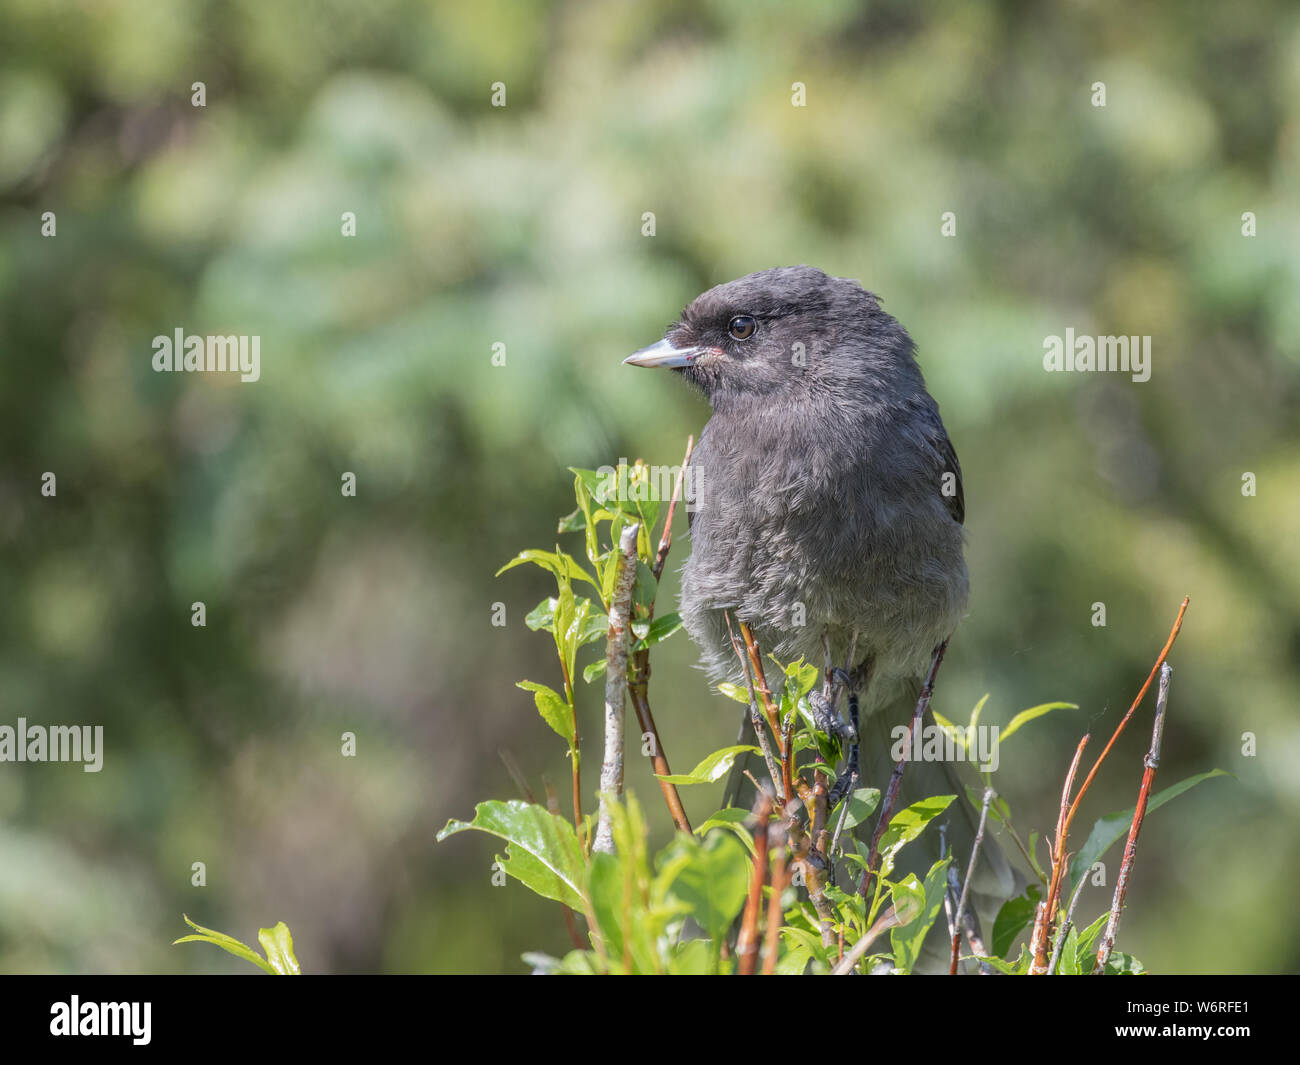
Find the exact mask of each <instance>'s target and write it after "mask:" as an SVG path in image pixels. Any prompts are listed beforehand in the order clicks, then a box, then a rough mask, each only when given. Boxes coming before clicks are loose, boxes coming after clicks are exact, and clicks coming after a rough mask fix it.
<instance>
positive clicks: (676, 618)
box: [633, 612, 749, 702]
mask: <svg viewBox="0 0 1300 1065" xmlns="http://www.w3.org/2000/svg"><path fill="white" fill-rule="evenodd" d="M681 627H682V619H681V616H680V615H679V614H677V613H676V612H673V613H671V614H665V615H663V617H658V618H655V619H654V621H653V622H651V623H650V630H649V632H647V633H646V634H645V635H644V636H643V637H642V638H641V639H639V640H638V641H637V643H636V646H635V647H634V648H633V650H634V651H641V650H644V649H645V648H647V647H653V646H654V645H655V644H657V643H662V642H663V641H664V640H666V639H668V637H669V636H671V635H673V633H675V632H676V631H677V630H678V629H680V628H681ZM745 702H749V696H748V695H746V696H745Z"/></svg>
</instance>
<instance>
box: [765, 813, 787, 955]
mask: <svg viewBox="0 0 1300 1065" xmlns="http://www.w3.org/2000/svg"><path fill="white" fill-rule="evenodd" d="M770 831H771V832H772V833H773V834H774V837H775V838H774V839H773V840H772V841H771V842H770V844H769V850H770V851H771V853H772V892H771V894H770V895H769V896H768V899H767V939H766V942H765V943H764V947H763V951H764V953H763V975H764V976H771V975H772V974H773V973H774V972H775V971H776V956H777V954H778V953H779V952H780V947H781V926H782V925H783V924H784V923H785V915H784V914H783V913H782V911H781V896H782V895H784V894H785V889H786V887H787V886H788V885H789V883H790V874H789V871H788V870H787V868H786V858H785V850H786V848H785V833H784V832H783V831H781V829H780V828H779V827H778V826H776V825H773V826H771V827H770Z"/></svg>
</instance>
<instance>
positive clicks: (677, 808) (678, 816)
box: [627, 436, 695, 832]
mask: <svg viewBox="0 0 1300 1065" xmlns="http://www.w3.org/2000/svg"><path fill="white" fill-rule="evenodd" d="M694 450H695V437H693V436H690V437H687V438H686V455H685V457H684V458H683V459H682V465H681V468H680V469H679V470H678V472H677V480H676V482H675V483H674V485H673V496H672V499H671V500H669V503H668V513H667V516H666V517H665V518H664V531H663V533H662V535H661V536H660V537H659V549H658V551H656V552H655V561H654V566H653V567H651V568H652V571H653V573H654V576H655V581H656V582H657V581H658V580H659V578H660V577H661V576H662V575H663V571H664V563H665V562H666V561H667V559H668V551H669V548H671V547H672V543H673V514H674V513H675V512H676V510H677V500H678V499H679V498H681V493H682V480H683V478H684V477H685V475H686V468H687V467H688V466H689V465H690V462H691V454H692V453H693V452H694ZM653 617H654V603H651V604H650V607H649V611H648V614H647V620H649V619H651V618H653ZM627 687H628V693H629V694H630V695H631V696H632V709H633V710H635V711H636V719H637V723H638V724H639V725H640V726H641V732H642V734H643V735H649V736H650V738H651V742H652V743H653V744H654V749H653V751H652V752H651V755H650V758H651V762H652V764H653V766H654V773H655V779H656V781H657V782H658V784H659V790H660V792H662V794H663V797H664V802H665V803H666V804H667V806H668V812H669V813H670V814H671V815H672V818H673V824H674V825H675V826H676V827H677V829H678V831H680V832H689V831H690V830H691V822H690V818H688V817H687V816H686V807H685V806H683V805H682V798H681V796H680V795H679V794H678V792H677V785H676V784H672V783H670V782H669V781H666V780H664V779H663V778H664V777H666V776H671V775H672V769H671V768H670V767H669V764H668V752H667V751H665V750H664V744H663V740H661V739H660V738H659V728H658V726H657V725H656V724H655V719H654V714H652V713H651V712H650V694H649V687H650V648H649V647H645V648H642V649H641V650H640V651H637V653H636V654H635V655H634V656H633V659H632V670H631V676H630V677H629V678H628V684H627Z"/></svg>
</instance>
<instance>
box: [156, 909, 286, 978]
mask: <svg viewBox="0 0 1300 1065" xmlns="http://www.w3.org/2000/svg"><path fill="white" fill-rule="evenodd" d="M182 916H183V917H184V918H185V923H186V924H187V925H189V926H190V927H191V928H193V929H194V930H195V931H196V932H198V933H199V935H197V936H181V938H180V939H176V940H173V941H172V946H176V944H178V943H211V944H212V945H213V946H216V947H220V948H221V949H222V950H224V951H225V952H226V953H227V954H233V955H234V956H235V957H236V958H243V959H244V961H247V962H252V963H253V964H254V965H256V966H257V967H258V968H259V969H261V970H263V971H264V972H268V973H270V974H271V975H272V976H276V975H278V974H277V973H276V970H275V966H273V965H272V964H271V963H270V962H269V961H267V960H266V959H265V958H263V957H262V956H261V955H260V954H258V953H257V951H255V950H253V948H252V947H248V946H245V945H244V944H243V943H241V942H240V941H239V940H237V939H235V938H234V937H233V936H228V935H226V934H225V933H224V932H217V931H214V930H213V929H211V928H204V927H203V926H202V925H200V924H195V923H194V922H193V921H191V920H190V918H189V915H188V914H182Z"/></svg>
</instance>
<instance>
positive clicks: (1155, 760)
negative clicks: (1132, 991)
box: [1092, 662, 1174, 974]
mask: <svg viewBox="0 0 1300 1065" xmlns="http://www.w3.org/2000/svg"><path fill="white" fill-rule="evenodd" d="M1173 672H1174V671H1173V669H1172V668H1171V667H1170V665H1169V663H1168V662H1165V663H1163V664H1162V665H1161V667H1160V687H1159V689H1158V690H1157V692H1156V720H1155V724H1153V725H1152V726H1151V749H1150V750H1149V751H1147V756H1146V758H1144V759H1143V760H1142V764H1143V766H1144V767H1145V768H1144V769H1143V771H1142V787H1141V789H1140V790H1139V791H1138V800H1137V806H1136V807H1135V808H1134V810H1133V823H1132V824H1131V825H1129V830H1128V842H1127V843H1126V844H1125V845H1124V860H1123V862H1122V863H1121V864H1120V867H1119V877H1118V878H1117V879H1116V881H1115V897H1114V899H1113V900H1112V902H1111V904H1110V919H1109V920H1108V921H1107V922H1106V933H1105V935H1103V936H1102V939H1101V946H1100V948H1098V950H1097V964H1096V966H1094V968H1093V970H1092V971H1093V973H1094V974H1097V973H1103V972H1105V971H1106V962H1107V960H1108V959H1109V958H1110V952H1111V950H1112V949H1114V946H1115V935H1116V933H1117V932H1118V931H1119V916H1120V912H1121V911H1122V910H1123V909H1124V898H1125V896H1126V895H1127V894H1128V880H1129V874H1130V873H1131V872H1132V871H1133V862H1134V859H1136V858H1137V841H1138V833H1139V832H1141V831H1142V820H1143V818H1145V817H1146V812H1147V802H1148V801H1149V800H1150V798H1151V785H1152V784H1154V783H1155V779H1156V769H1157V768H1158V767H1159V765H1160V739H1161V736H1162V735H1163V733H1164V729H1165V705H1166V703H1168V701H1169V683H1170V680H1171V679H1172V677H1173Z"/></svg>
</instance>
